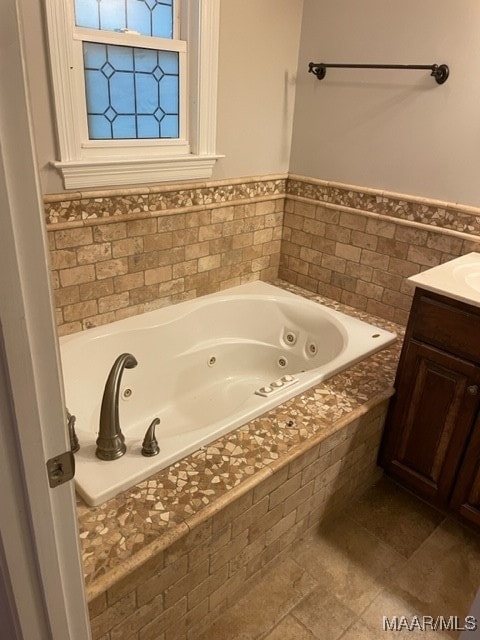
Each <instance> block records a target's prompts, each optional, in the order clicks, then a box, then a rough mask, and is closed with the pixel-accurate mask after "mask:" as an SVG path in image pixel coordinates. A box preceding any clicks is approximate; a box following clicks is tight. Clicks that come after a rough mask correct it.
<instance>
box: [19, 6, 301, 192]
mask: <svg viewBox="0 0 480 640" xmlns="http://www.w3.org/2000/svg"><path fill="white" fill-rule="evenodd" d="M23 3H24V6H25V11H24V22H25V32H26V48H27V71H28V74H29V83H30V97H31V104H32V117H33V124H34V131H35V138H36V146H37V156H38V163H39V168H40V180H41V187H42V191H43V193H56V192H60V191H62V190H63V186H62V182H61V179H60V177H59V176H58V174H57V172H56V171H55V169H53V168H51V167H50V166H49V163H50V161H51V160H54V159H55V157H56V141H55V133H54V125H53V115H52V100H51V93H50V83H49V76H48V66H47V65H48V61H47V59H46V53H45V52H46V38H45V29H43V31H42V30H41V29H39V26H38V25H39V24H42V21H43V20H42V18H43V16H41V15H40V14H39V12H38V7H37V4H38V3H33V5H34V6H31V5H32V3H29V2H28V0H23ZM27 5H28V6H27ZM302 7H303V0H261V1H260V2H259V1H258V0H242V2H238V0H221V14H220V52H219V87H218V130H217V131H218V137H217V142H218V144H217V148H218V152H219V153H222V154H224V155H225V158H223V159H221V160H220V161H219V162H218V163H217V166H216V168H215V173H214V176H213V177H214V178H233V177H241V176H251V175H258V174H270V173H283V172H286V171H288V165H289V159H290V142H291V131H292V124H293V108H294V99H295V96H294V94H295V73H296V69H297V61H298V49H299V39H300V27H301V17H302ZM43 22H44V21H43Z"/></svg>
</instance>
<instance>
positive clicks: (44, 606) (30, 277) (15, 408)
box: [0, 0, 90, 640]
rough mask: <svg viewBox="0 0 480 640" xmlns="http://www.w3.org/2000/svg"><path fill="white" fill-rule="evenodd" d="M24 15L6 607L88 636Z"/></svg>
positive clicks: (7, 316) (14, 19) (15, 13)
mask: <svg viewBox="0 0 480 640" xmlns="http://www.w3.org/2000/svg"><path fill="white" fill-rule="evenodd" d="M20 22H21V19H20V17H19V5H18V2H17V1H16V0H1V2H0V578H1V582H2V590H1V596H2V599H3V600H4V601H3V602H2V607H0V612H1V611H2V610H3V611H4V612H5V611H7V612H8V613H9V624H10V625H13V626H15V633H16V636H17V637H18V638H23V639H24V640H47V639H48V640H49V639H53V640H88V638H90V630H89V624H88V616H87V610H86V603H85V594H84V586H83V578H82V566H81V560H80V552H79V545H78V532H77V521H76V512H75V502H74V492H73V486H72V485H73V483H72V482H71V481H70V482H68V483H66V484H63V485H61V486H59V487H57V488H55V489H51V488H50V487H49V483H48V478H47V472H46V466H45V462H46V460H48V459H49V458H52V457H54V456H56V455H58V454H61V453H63V452H64V451H66V450H67V448H68V443H67V440H68V438H67V433H66V427H65V422H64V421H65V416H64V407H63V391H62V384H61V375H60V369H59V357H58V341H57V337H56V330H55V319H54V315H53V307H52V295H51V290H50V282H49V269H48V265H47V262H46V256H47V252H46V243H45V231H44V226H43V223H42V215H43V212H42V205H41V197H40V192H39V187H38V181H37V169H36V165H35V158H34V152H33V143H32V135H31V128H30V119H29V112H28V98H27V92H26V84H25V79H24V68H23V64H22V60H23V58H22V43H21V30H20ZM5 600H7V602H5ZM0 635H1V630H0Z"/></svg>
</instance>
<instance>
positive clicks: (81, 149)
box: [45, 0, 221, 189]
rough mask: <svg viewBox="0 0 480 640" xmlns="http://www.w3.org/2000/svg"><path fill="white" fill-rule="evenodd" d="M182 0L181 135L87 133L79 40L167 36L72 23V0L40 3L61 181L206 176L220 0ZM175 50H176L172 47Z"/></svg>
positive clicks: (212, 136)
mask: <svg viewBox="0 0 480 640" xmlns="http://www.w3.org/2000/svg"><path fill="white" fill-rule="evenodd" d="M178 2H179V3H180V4H181V6H180V15H181V33H180V39H179V40H176V41H173V42H174V43H176V44H175V45H174V46H175V47H178V46H180V53H179V58H180V95H181V99H183V100H184V105H183V108H181V109H180V112H181V114H182V115H181V116H180V127H179V129H180V137H179V138H178V139H165V140H162V139H159V140H142V139H140V140H114V141H112V140H89V138H88V127H87V115H86V103H85V79H84V69H83V56H82V41H84V40H88V41H91V42H106V41H107V40H108V42H109V43H114V44H121V45H124V46H135V47H138V46H140V47H146V48H155V49H160V48H161V49H166V50H168V49H172V41H171V40H168V39H163V38H152V37H149V36H140V35H138V34H129V33H128V32H127V33H116V32H108V33H107V32H105V31H99V30H97V29H87V28H79V27H75V18H74V5H73V0H48V1H47V2H46V3H45V6H46V15H47V25H48V38H49V47H50V61H51V71H52V83H53V91H54V103H55V111H56V119H57V134H58V145H59V152H60V160H59V161H55V162H53V165H54V166H55V167H56V168H57V170H58V171H59V172H60V174H61V175H62V178H63V181H64V186H65V188H66V189H79V188H84V187H87V188H88V187H102V186H118V185H129V184H144V183H151V182H166V181H172V180H173V181H175V180H187V179H198V178H209V177H211V175H212V171H213V167H214V165H215V162H216V160H217V159H218V158H219V157H221V156H219V155H217V154H216V152H215V151H216V150H215V143H216V109H217V75H218V30H219V13H220V0H178ZM175 50H178V48H176V49H175Z"/></svg>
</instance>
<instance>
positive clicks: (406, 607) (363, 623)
mask: <svg viewBox="0 0 480 640" xmlns="http://www.w3.org/2000/svg"><path fill="white" fill-rule="evenodd" d="M414 616H421V614H420V612H419V611H418V610H416V609H415V608H414V607H413V606H412V605H411V603H410V602H408V601H407V600H405V599H404V598H402V597H401V596H400V595H398V594H397V593H396V592H395V591H394V590H393V589H385V590H384V591H383V592H382V593H381V594H380V595H379V596H378V597H377V598H375V600H374V601H373V602H372V604H371V605H370V606H369V607H368V608H367V609H366V611H364V613H363V615H362V617H361V620H359V621H358V622H359V625H358V628H359V629H360V630H361V633H363V634H365V633H367V631H366V630H367V629H368V630H369V631H370V634H371V635H370V638H371V639H372V640H377V638H386V637H387V634H388V637H390V636H393V637H397V636H398V635H403V636H411V635H412V633H413V634H416V635H417V636H420V637H421V638H422V640H447V639H449V638H450V636H449V635H448V634H447V633H445V632H442V631H440V630H438V631H433V630H431V629H428V628H426V630H425V631H419V630H414V631H409V630H408V629H402V630H400V631H385V630H384V617H386V618H388V624H389V625H392V624H393V621H394V618H395V617H396V618H397V620H399V619H401V618H402V617H404V618H405V619H406V620H407V621H408V623H409V624H412V621H413V618H414ZM354 627H355V625H354ZM350 631H351V634H352V635H350V636H349V635H348V634H349V633H350ZM361 633H359V635H358V640H363V637H364V636H363V635H361ZM355 637H357V636H355V635H353V628H352V630H350V629H349V630H348V631H347V633H346V634H345V640H354V638H355ZM365 637H366V638H368V637H369V636H365ZM342 640H344V638H343V637H342ZM472 640H473V638H472Z"/></svg>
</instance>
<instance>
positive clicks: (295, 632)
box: [264, 615, 316, 640]
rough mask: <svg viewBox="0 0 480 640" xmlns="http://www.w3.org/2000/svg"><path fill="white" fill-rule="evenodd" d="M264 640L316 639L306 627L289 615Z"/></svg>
mask: <svg viewBox="0 0 480 640" xmlns="http://www.w3.org/2000/svg"><path fill="white" fill-rule="evenodd" d="M264 640H316V638H315V636H313V635H312V634H311V633H310V631H308V629H306V628H305V627H304V626H303V625H302V624H301V623H300V622H298V620H296V619H295V618H294V617H293V616H291V615H289V616H287V617H286V618H284V619H283V620H282V621H281V622H280V624H278V625H277V626H276V627H275V629H274V630H273V631H272V632H271V633H269V634H268V636H265V638H264Z"/></svg>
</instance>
